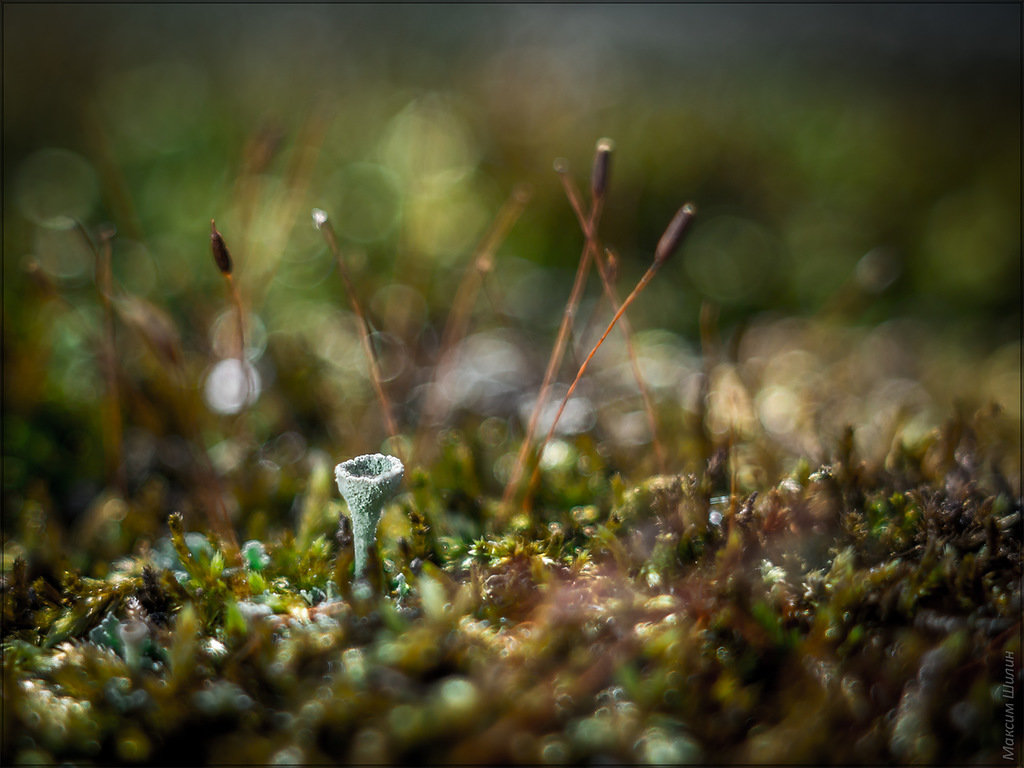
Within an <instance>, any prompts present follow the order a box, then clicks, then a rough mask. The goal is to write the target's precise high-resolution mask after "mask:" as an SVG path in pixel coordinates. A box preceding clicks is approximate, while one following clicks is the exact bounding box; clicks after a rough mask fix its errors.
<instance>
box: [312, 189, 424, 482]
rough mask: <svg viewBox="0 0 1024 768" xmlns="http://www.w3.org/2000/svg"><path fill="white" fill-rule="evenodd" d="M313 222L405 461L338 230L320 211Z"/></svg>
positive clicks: (396, 450) (398, 451)
mask: <svg viewBox="0 0 1024 768" xmlns="http://www.w3.org/2000/svg"><path fill="white" fill-rule="evenodd" d="M313 222H314V223H315V224H316V228H317V229H319V230H320V232H321V234H323V236H324V240H325V241H326V242H327V247H328V248H329V249H330V251H331V253H332V254H333V255H334V260H335V261H336V262H337V264H338V274H339V275H341V281H342V283H343V284H344V286H345V292H346V293H347V294H348V300H349V304H350V305H351V306H352V312H353V313H354V314H355V316H356V319H357V320H358V321H359V339H360V341H361V342H362V346H363V354H364V355H366V364H367V366H368V367H369V369H370V382H371V383H372V384H373V391H374V393H375V394H376V395H377V401H378V402H379V403H380V408H381V411H382V413H383V416H384V424H385V426H386V427H387V430H388V435H389V436H390V437H391V439H392V442H393V443H394V453H395V455H396V456H398V458H399V459H401V460H402V461H403V462H404V461H405V456H404V455H403V454H404V451H402V446H401V441H400V440H399V436H398V427H397V426H396V425H395V420H394V417H393V416H392V415H391V400H389V399H388V396H387V393H386V392H385V391H384V385H383V383H382V381H381V375H380V366H379V365H378V363H377V355H376V354H375V353H374V351H373V343H372V342H371V340H370V324H369V323H368V322H367V320H366V314H365V313H364V312H363V307H362V305H361V304H360V303H359V297H358V296H356V291H355V288H354V287H353V286H352V280H351V279H350V277H349V274H348V267H346V266H345V260H344V259H343V258H342V256H341V249H340V248H339V247H338V238H337V236H336V235H335V234H334V227H333V226H332V225H331V222H330V220H329V219H328V218H327V214H326V213H324V212H323V211H321V210H320V209H319V208H317V209H314V211H313Z"/></svg>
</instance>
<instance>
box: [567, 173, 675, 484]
mask: <svg viewBox="0 0 1024 768" xmlns="http://www.w3.org/2000/svg"><path fill="white" fill-rule="evenodd" d="M560 175H561V178H562V186H563V187H564V188H565V194H566V197H568V198H569V203H570V204H571V205H572V209H573V211H575V213H576V218H577V219H578V220H579V223H580V227H581V228H582V229H583V234H584V235H585V236H586V238H587V242H589V243H590V247H591V248H592V249H593V253H594V258H595V259H596V260H597V273H598V275H600V276H601V285H602V286H603V288H604V293H605V296H606V297H607V299H608V303H609V304H611V307H612V312H617V311H618V310H619V306H620V304H619V297H618V294H617V293H616V291H615V285H614V282H613V280H612V275H611V270H610V268H609V265H607V264H606V263H605V261H604V259H603V258H602V257H601V247H600V244H599V243H598V242H597V233H596V232H594V231H593V230H592V229H590V227H589V222H588V221H587V218H586V217H585V216H584V214H583V204H582V202H581V201H580V195H579V191H578V190H577V189H576V186H575V184H573V181H572V179H571V178H570V176H569V174H567V173H563V174H560ZM621 328H622V335H623V337H624V338H625V341H626V352H627V354H628V355H629V362H630V365H631V366H632V368H633V378H634V379H636V385H637V387H638V388H639V389H640V397H641V398H642V399H643V402H644V411H645V412H646V414H647V426H648V427H649V429H650V430H651V444H652V445H653V446H654V454H655V456H656V457H657V459H658V469H659V471H660V472H661V473H662V474H665V473H666V472H667V471H668V469H667V463H666V460H665V449H664V448H663V447H662V444H661V440H660V439H659V438H658V420H657V417H656V416H655V414H654V403H653V402H652V401H651V394H650V391H649V390H648V388H647V382H646V381H644V377H643V373H642V371H641V370H640V361H639V360H638V359H637V356H636V349H635V348H634V346H633V332H632V329H631V328H630V325H629V318H627V317H625V316H623V318H622V323H621Z"/></svg>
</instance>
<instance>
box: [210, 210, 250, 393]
mask: <svg viewBox="0 0 1024 768" xmlns="http://www.w3.org/2000/svg"><path fill="white" fill-rule="evenodd" d="M210 247H211V249H212V250H213V260H214V262H215V263H216V264H217V268H218V269H219V270H220V273H221V275H223V276H224V285H225V287H226V288H227V292H228V300H229V301H230V302H231V307H232V309H233V310H234V312H235V330H236V331H237V335H236V337H235V346H236V350H235V353H236V356H237V357H238V365H239V366H240V370H241V373H242V376H243V377H244V378H245V397H244V398H243V400H242V402H243V403H244V402H246V401H248V399H249V396H250V395H251V394H252V379H251V376H250V375H249V363H248V360H247V359H246V354H245V310H244V308H243V307H242V296H241V294H240V293H239V292H238V285H237V284H236V283H235V278H234V263H233V261H232V259H231V254H230V252H229V251H228V246H227V244H226V243H225V242H224V237H223V235H221V233H220V232H218V231H217V224H216V222H214V220H213V219H210Z"/></svg>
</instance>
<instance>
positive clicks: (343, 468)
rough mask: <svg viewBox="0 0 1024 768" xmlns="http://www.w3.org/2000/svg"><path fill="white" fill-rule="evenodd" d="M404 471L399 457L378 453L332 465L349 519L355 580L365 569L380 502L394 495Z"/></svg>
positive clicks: (378, 515) (375, 530)
mask: <svg viewBox="0 0 1024 768" xmlns="http://www.w3.org/2000/svg"><path fill="white" fill-rule="evenodd" d="M404 474H405V467H404V466H403V465H402V462H401V461H400V460H399V459H397V458H396V457H394V456H386V455H384V454H382V453H371V454H365V455H363V456H356V457H355V458H354V459H349V460H348V461H343V462H342V463H341V464H338V465H337V466H336V467H335V468H334V477H335V480H337V482H338V490H339V491H340V492H341V495H342V497H344V499H345V502H346V503H347V504H348V509H349V516H350V517H351V518H352V534H353V537H354V539H355V577H356V578H357V579H358V578H359V577H361V576H362V575H363V572H364V571H365V570H366V553H367V549H368V548H369V547H371V546H373V545H374V544H375V542H376V540H377V524H378V523H379V522H380V516H381V512H382V510H383V508H384V503H385V502H386V501H388V499H390V498H391V497H392V496H394V495H395V492H396V491H397V490H398V486H399V484H400V483H401V482H402V476H403V475H404Z"/></svg>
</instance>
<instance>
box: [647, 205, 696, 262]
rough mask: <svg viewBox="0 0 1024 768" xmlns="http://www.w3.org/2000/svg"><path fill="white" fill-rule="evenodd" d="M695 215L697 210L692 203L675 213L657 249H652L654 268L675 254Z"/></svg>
mask: <svg viewBox="0 0 1024 768" xmlns="http://www.w3.org/2000/svg"><path fill="white" fill-rule="evenodd" d="M696 215H697V208H696V207H695V206H694V205H693V203H687V204H686V205H684V206H683V207H682V208H680V209H679V210H678V211H676V215H675V216H673V217H672V221H670V222H669V223H668V226H667V227H665V232H664V234H662V236H661V239H660V240H659V241H658V247H657V248H655V249H654V266H656V267H660V266H661V265H662V264H664V263H665V262H666V261H668V259H669V257H670V256H671V255H672V254H673V253H675V252H676V249H677V248H679V243H681V242H682V241H683V235H684V234H686V230H687V229H688V228H689V226H690V222H691V221H693V217H694V216H696Z"/></svg>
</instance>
